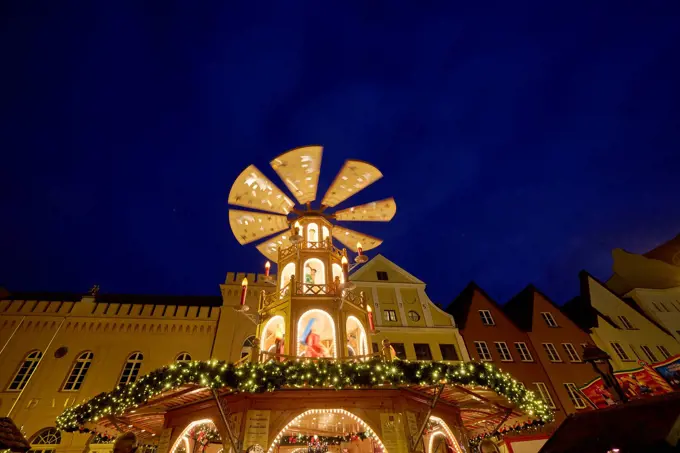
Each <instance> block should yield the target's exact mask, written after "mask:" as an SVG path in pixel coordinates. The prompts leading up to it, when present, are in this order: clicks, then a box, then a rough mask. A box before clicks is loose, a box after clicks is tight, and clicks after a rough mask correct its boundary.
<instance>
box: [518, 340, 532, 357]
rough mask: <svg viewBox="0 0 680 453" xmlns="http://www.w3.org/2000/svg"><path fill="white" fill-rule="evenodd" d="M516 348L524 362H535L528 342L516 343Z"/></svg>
mask: <svg viewBox="0 0 680 453" xmlns="http://www.w3.org/2000/svg"><path fill="white" fill-rule="evenodd" d="M515 348H517V352H518V353H519V358H520V360H521V361H522V362H533V361H534V358H533V357H531V352H529V348H528V347H527V344H526V343H524V342H523V341H520V342H517V343H515Z"/></svg>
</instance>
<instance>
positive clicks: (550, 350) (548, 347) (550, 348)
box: [543, 343, 562, 362]
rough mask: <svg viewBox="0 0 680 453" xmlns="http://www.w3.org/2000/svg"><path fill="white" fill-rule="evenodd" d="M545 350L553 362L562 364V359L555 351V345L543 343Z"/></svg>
mask: <svg viewBox="0 0 680 453" xmlns="http://www.w3.org/2000/svg"><path fill="white" fill-rule="evenodd" d="M543 349H545V352H546V354H548V358H549V359H550V361H551V362H561V361H562V359H561V358H560V355H559V354H558V353H557V349H555V345H554V344H552V343H543Z"/></svg>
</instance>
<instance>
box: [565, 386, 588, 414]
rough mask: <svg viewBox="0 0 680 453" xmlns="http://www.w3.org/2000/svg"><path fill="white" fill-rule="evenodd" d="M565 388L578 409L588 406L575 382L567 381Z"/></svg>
mask: <svg viewBox="0 0 680 453" xmlns="http://www.w3.org/2000/svg"><path fill="white" fill-rule="evenodd" d="M564 388H566V389H567V393H568V394H569V399H570V400H571V404H573V405H574V407H575V408H576V409H585V408H586V402H585V401H583V398H581V392H580V391H579V390H578V389H577V388H576V385H575V384H572V383H571V382H569V383H565V384H564Z"/></svg>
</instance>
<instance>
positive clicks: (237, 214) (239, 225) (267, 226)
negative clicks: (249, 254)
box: [229, 209, 288, 245]
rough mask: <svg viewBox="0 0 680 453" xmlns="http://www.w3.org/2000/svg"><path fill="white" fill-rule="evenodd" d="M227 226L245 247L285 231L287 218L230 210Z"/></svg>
mask: <svg viewBox="0 0 680 453" xmlns="http://www.w3.org/2000/svg"><path fill="white" fill-rule="evenodd" d="M229 226H231V231H232V233H234V236H236V240H237V241H238V242H239V244H241V245H245V244H248V243H250V242H253V241H257V240H258V239H262V238H266V237H268V236H271V235H273V234H276V233H279V232H281V231H283V230H285V229H287V228H288V218H287V217H286V216H283V215H276V214H265V213H261V212H251V211H241V210H239V209H230V210H229Z"/></svg>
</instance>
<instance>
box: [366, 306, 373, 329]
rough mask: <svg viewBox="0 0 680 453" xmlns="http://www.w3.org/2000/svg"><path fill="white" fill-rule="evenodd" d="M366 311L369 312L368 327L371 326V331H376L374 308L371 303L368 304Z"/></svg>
mask: <svg viewBox="0 0 680 453" xmlns="http://www.w3.org/2000/svg"><path fill="white" fill-rule="evenodd" d="M366 311H367V312H368V327H370V329H371V332H374V331H375V325H374V324H373V310H372V309H371V306H370V305H366Z"/></svg>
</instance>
